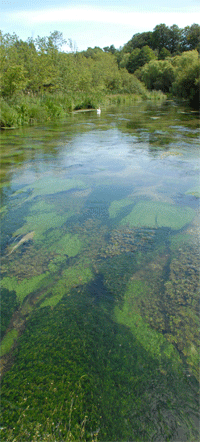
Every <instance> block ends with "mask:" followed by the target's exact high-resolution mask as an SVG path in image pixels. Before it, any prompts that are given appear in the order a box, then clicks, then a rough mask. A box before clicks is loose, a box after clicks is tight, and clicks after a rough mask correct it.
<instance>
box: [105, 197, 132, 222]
mask: <svg viewBox="0 0 200 442" xmlns="http://www.w3.org/2000/svg"><path fill="white" fill-rule="evenodd" d="M133 203H134V201H133V199H131V197H129V198H124V199H122V200H115V201H112V203H111V204H110V207H109V209H108V211H109V215H110V218H115V217H116V216H117V215H118V214H119V213H120V211H121V209H123V208H124V207H127V206H130V205H131V204H133Z"/></svg>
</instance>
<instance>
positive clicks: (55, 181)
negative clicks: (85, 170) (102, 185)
mask: <svg viewBox="0 0 200 442" xmlns="http://www.w3.org/2000/svg"><path fill="white" fill-rule="evenodd" d="M79 188H80V189H85V188H86V185H85V183H84V181H82V180H77V179H75V178H71V179H70V178H65V177H63V178H59V177H49V176H48V175H47V176H46V177H44V178H42V179H39V180H36V181H35V182H33V183H32V184H31V185H27V186H25V187H23V189H22V190H20V191H18V192H16V193H15V194H14V195H13V196H16V195H17V194H19V193H24V192H27V191H29V190H32V193H31V198H35V197H36V196H41V195H55V194H56V193H58V192H66V191H67V190H70V189H79Z"/></svg>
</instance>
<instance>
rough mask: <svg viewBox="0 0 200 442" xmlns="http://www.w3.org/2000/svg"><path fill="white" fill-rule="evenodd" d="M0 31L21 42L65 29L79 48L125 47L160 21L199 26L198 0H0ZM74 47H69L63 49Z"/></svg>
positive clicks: (199, 4) (180, 25)
mask: <svg viewBox="0 0 200 442" xmlns="http://www.w3.org/2000/svg"><path fill="white" fill-rule="evenodd" d="M0 10H1V14H0V29H1V31H2V32H3V34H5V33H9V34H12V33H16V34H17V36H18V37H19V38H20V39H22V40H24V41H25V40H27V39H28V38H29V37H32V38H36V37H37V36H38V35H39V36H40V37H44V36H49V35H50V32H53V31H55V30H56V31H59V32H62V34H63V37H64V39H66V40H67V41H68V40H69V39H70V40H71V41H72V43H73V48H76V49H77V50H78V51H82V50H86V49H87V48H88V47H92V48H93V47H95V46H99V47H100V48H103V47H105V46H110V45H114V46H115V47H116V48H117V49H118V48H119V47H122V46H123V45H124V44H125V43H127V41H129V40H130V39H131V38H132V36H133V35H134V34H136V33H138V32H147V31H153V29H154V27H155V26H156V25H158V24H160V23H165V24H166V25H167V26H172V25H173V24H176V25H178V26H179V28H184V27H185V26H191V25H192V24H193V23H198V24H200V3H199V0H154V1H153V2H150V1H149V0H140V2H138V0H137V1H136V0H96V1H94V0H82V1H81V0H65V1H64V0H57V1H55V0H28V1H27V0H10V1H9V0H0ZM63 49H64V50H66V51H70V48H69V46H67V45H66V46H65V47H64V48H63Z"/></svg>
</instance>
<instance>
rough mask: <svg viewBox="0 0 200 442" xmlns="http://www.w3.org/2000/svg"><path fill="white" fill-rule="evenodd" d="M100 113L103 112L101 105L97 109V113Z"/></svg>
mask: <svg viewBox="0 0 200 442" xmlns="http://www.w3.org/2000/svg"><path fill="white" fill-rule="evenodd" d="M100 113H101V109H100V107H99V108H98V109H97V114H98V115H100Z"/></svg>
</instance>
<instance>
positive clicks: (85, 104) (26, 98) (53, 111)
mask: <svg viewBox="0 0 200 442" xmlns="http://www.w3.org/2000/svg"><path fill="white" fill-rule="evenodd" d="M166 98H167V97H166V95H164V94H163V93H162V92H160V91H152V92H149V91H147V90H145V89H144V91H142V93H141V92H140V93H138V94H103V93H99V92H98V93H96V94H95V93H93V94H86V93H84V92H79V93H76V94H61V93H57V94H51V93H44V94H41V95H37V96H33V95H32V96H31V95H25V94H23V95H20V96H18V97H15V98H13V99H10V100H4V99H3V98H2V99H1V101H0V109H1V111H0V127H1V129H4V130H6V129H16V128H18V127H21V126H31V125H35V124H38V123H44V122H46V121H58V120H59V121H60V120H63V119H64V118H65V117H66V116H67V115H69V113H71V112H73V111H77V110H86V109H97V108H98V107H99V105H100V106H108V105H110V104H120V103H123V104H129V103H130V104H131V103H135V102H137V101H143V100H153V101H161V100H162V101H163V100H165V99H166Z"/></svg>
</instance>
